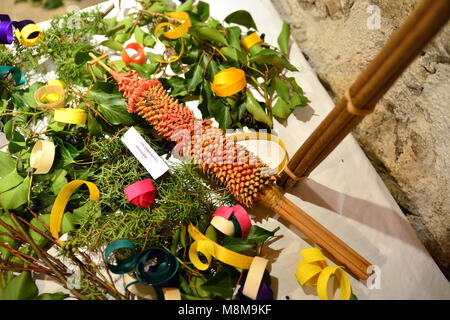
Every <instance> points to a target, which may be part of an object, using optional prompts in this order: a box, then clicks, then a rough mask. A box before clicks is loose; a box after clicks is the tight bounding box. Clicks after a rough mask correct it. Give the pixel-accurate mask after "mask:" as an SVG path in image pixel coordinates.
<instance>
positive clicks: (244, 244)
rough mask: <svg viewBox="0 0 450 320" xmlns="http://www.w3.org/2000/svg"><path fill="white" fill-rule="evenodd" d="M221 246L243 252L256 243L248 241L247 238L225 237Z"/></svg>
mask: <svg viewBox="0 0 450 320" xmlns="http://www.w3.org/2000/svg"><path fill="white" fill-rule="evenodd" d="M222 246H223V247H225V248H227V249H229V250H231V251H234V252H243V251H246V250H249V249H251V248H253V247H254V246H256V243H252V242H249V241H248V240H247V239H242V238H236V237H226V238H225V239H224V240H223V243H222Z"/></svg>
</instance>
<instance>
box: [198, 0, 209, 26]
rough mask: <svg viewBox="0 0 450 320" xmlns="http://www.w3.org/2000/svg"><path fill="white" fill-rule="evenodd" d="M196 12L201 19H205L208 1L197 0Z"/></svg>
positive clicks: (207, 13) (207, 14)
mask: <svg viewBox="0 0 450 320" xmlns="http://www.w3.org/2000/svg"><path fill="white" fill-rule="evenodd" d="M196 13H197V15H198V16H199V18H200V20H201V21H206V20H207V19H208V17H209V3H206V2H203V1H199V2H198V3H197V6H196Z"/></svg>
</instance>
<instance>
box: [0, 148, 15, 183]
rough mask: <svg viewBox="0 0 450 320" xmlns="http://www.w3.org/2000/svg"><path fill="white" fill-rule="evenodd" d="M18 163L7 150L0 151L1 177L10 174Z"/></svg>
mask: <svg viewBox="0 0 450 320" xmlns="http://www.w3.org/2000/svg"><path fill="white" fill-rule="evenodd" d="M15 165H16V161H15V159H14V158H13V157H11V156H10V155H8V154H7V153H6V152H0V178H3V177H5V176H6V175H7V174H9V173H10V172H11V171H12V170H14V167H15Z"/></svg>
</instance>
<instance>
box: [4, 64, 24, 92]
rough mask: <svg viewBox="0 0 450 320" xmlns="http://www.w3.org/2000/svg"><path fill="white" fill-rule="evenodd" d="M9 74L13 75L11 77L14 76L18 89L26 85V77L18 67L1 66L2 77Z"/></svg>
mask: <svg viewBox="0 0 450 320" xmlns="http://www.w3.org/2000/svg"><path fill="white" fill-rule="evenodd" d="M7 73H11V75H12V76H13V78H14V81H15V83H16V87H17V86H20V85H22V84H25V82H26V81H25V77H24V75H23V73H22V71H21V70H20V69H19V68H18V67H13V66H0V77H1V76H3V75H5V74H7Z"/></svg>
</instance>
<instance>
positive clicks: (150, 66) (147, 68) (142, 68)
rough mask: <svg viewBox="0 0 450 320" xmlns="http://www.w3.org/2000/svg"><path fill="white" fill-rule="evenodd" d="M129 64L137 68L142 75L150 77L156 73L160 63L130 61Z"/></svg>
mask: <svg viewBox="0 0 450 320" xmlns="http://www.w3.org/2000/svg"><path fill="white" fill-rule="evenodd" d="M129 66H130V67H132V68H133V69H134V70H136V71H137V72H138V74H139V75H140V76H141V77H143V78H147V79H150V78H151V76H152V75H153V74H154V73H155V71H156V69H157V68H158V63H157V62H152V63H146V64H139V63H130V64H129Z"/></svg>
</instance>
